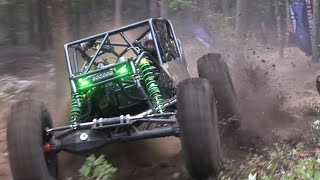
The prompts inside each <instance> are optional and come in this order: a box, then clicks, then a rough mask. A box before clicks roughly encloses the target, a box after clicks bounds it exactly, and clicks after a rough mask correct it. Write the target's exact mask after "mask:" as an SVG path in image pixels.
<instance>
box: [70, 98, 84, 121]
mask: <svg viewBox="0 0 320 180" xmlns="http://www.w3.org/2000/svg"><path fill="white" fill-rule="evenodd" d="M82 102H83V97H82V94H81V93H73V94H72V95H71V106H70V118H69V123H70V124H75V123H77V122H78V119H79V117H80V115H81V106H82Z"/></svg>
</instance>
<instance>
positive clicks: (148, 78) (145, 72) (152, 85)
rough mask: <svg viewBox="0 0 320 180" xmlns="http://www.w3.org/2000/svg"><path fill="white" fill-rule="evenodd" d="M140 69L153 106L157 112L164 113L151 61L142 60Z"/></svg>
mask: <svg viewBox="0 0 320 180" xmlns="http://www.w3.org/2000/svg"><path fill="white" fill-rule="evenodd" d="M139 67H140V70H141V73H142V78H143V80H144V83H145V86H146V88H147V91H148V94H149V97H150V99H151V103H152V105H153V106H154V107H155V110H156V111H157V112H160V113H162V112H164V107H163V99H162V96H161V93H160V89H159V86H158V84H157V81H156V80H155V76H154V72H153V70H152V69H151V65H150V63H149V61H148V60H147V59H146V58H143V59H141V61H140V63H139Z"/></svg>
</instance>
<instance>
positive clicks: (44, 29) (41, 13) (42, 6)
mask: <svg viewBox="0 0 320 180" xmlns="http://www.w3.org/2000/svg"><path fill="white" fill-rule="evenodd" d="M47 7H48V1H47V0H38V21H39V22H38V26H39V38H40V42H39V45H40V51H45V50H47V49H48V44H49V42H48V37H49V33H48V32H49V24H48V13H47V12H48V9H47Z"/></svg>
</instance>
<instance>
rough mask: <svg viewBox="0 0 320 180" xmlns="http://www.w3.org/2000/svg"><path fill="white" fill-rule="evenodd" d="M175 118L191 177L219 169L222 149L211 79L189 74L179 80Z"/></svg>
mask: <svg viewBox="0 0 320 180" xmlns="http://www.w3.org/2000/svg"><path fill="white" fill-rule="evenodd" d="M177 110H178V113H177V118H178V122H179V125H180V137H181V144H182V151H183V154H184V158H185V162H186V167H187V169H188V171H189V173H190V175H191V176H192V177H193V178H196V179H206V178H208V177H209V176H210V175H212V174H214V175H217V174H218V173H219V172H220V168H221V163H222V151H221V149H220V137H219V130H218V123H217V121H218V116H217V110H216V105H215V98H214V95H213V91H212V87H211V85H210V82H209V81H208V80H206V79H200V78H192V79H187V80H184V81H182V82H180V83H179V85H178V93H177Z"/></svg>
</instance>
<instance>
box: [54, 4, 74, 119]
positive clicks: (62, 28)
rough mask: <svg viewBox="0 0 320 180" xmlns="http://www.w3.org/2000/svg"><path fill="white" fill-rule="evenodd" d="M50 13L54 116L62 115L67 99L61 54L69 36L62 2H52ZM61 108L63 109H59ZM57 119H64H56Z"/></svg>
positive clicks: (62, 55)
mask: <svg viewBox="0 0 320 180" xmlns="http://www.w3.org/2000/svg"><path fill="white" fill-rule="evenodd" d="M52 10H53V11H52V12H53V16H52V19H51V23H52V36H53V47H54V48H53V49H54V51H53V54H54V56H53V57H54V65H55V68H56V71H55V72H56V73H55V74H56V78H55V79H56V91H55V93H56V94H55V95H56V101H55V107H56V111H57V112H56V114H64V112H59V110H61V109H64V111H65V108H64V105H66V103H67V100H66V99H70V98H69V95H70V94H69V93H70V91H69V83H68V74H67V72H68V71H67V67H66V60H65V56H64V52H63V45H64V44H65V43H67V42H68V41H69V40H70V36H69V33H68V32H69V31H68V29H69V26H68V22H67V15H66V10H65V7H64V2H63V0H54V1H52ZM61 107H63V108H61ZM57 118H59V119H61V118H65V117H57Z"/></svg>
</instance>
